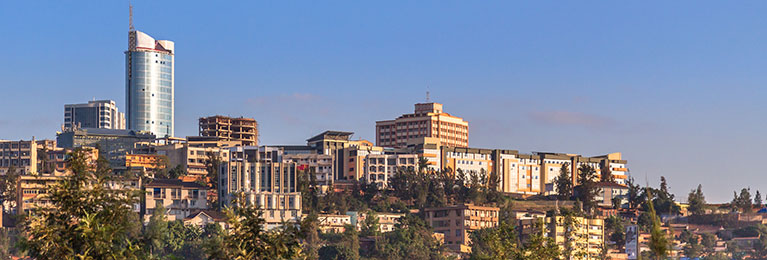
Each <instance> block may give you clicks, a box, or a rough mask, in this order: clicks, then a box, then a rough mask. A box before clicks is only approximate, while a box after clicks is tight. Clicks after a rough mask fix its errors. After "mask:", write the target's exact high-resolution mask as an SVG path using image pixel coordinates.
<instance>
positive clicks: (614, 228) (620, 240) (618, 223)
mask: <svg viewBox="0 0 767 260" xmlns="http://www.w3.org/2000/svg"><path fill="white" fill-rule="evenodd" d="M625 230H626V229H625V227H624V226H623V221H622V220H621V219H620V218H619V217H617V216H610V217H608V218H607V219H605V234H606V235H608V238H609V239H610V241H612V242H613V244H614V247H615V249H621V248H623V246H624V245H625V244H626V233H625V232H624V231H625Z"/></svg>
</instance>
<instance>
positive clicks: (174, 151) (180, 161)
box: [155, 142, 229, 178]
mask: <svg viewBox="0 0 767 260" xmlns="http://www.w3.org/2000/svg"><path fill="white" fill-rule="evenodd" d="M155 150H156V151H157V154H158V155H162V156H166V157H167V165H168V167H170V168H174V167H176V166H181V169H183V170H184V171H185V172H186V173H187V174H188V175H192V176H195V177H199V178H202V177H205V176H208V168H207V166H208V164H207V162H208V160H210V159H215V158H218V160H219V161H220V162H225V161H228V160H229V150H228V149H226V148H219V147H207V146H196V145H195V143H194V142H184V143H174V144H168V145H163V146H157V147H156V148H155Z"/></svg>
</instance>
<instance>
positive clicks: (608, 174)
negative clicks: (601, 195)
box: [599, 166, 615, 182]
mask: <svg viewBox="0 0 767 260" xmlns="http://www.w3.org/2000/svg"><path fill="white" fill-rule="evenodd" d="M599 173H600V176H599V177H600V181H601V182H615V176H613V172H612V171H611V170H610V167H609V166H605V167H602V168H601V169H600V171H599Z"/></svg>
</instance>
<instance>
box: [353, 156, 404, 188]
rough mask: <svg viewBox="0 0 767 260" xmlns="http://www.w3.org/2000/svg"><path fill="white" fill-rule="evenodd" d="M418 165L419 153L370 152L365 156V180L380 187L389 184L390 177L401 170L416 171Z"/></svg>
mask: <svg viewBox="0 0 767 260" xmlns="http://www.w3.org/2000/svg"><path fill="white" fill-rule="evenodd" d="M417 167H418V155H415V154H368V155H367V156H366V157H365V165H364V167H362V169H364V171H365V181H367V183H369V184H375V185H376V186H378V188H379V189H383V188H386V187H387V186H388V185H389V179H390V178H392V177H394V175H395V174H397V171H399V170H405V171H411V172H414V171H415V170H416V169H417Z"/></svg>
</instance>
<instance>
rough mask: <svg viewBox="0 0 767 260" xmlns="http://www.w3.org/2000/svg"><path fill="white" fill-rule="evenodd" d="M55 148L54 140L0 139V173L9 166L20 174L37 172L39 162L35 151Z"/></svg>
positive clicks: (2, 173)
mask: <svg viewBox="0 0 767 260" xmlns="http://www.w3.org/2000/svg"><path fill="white" fill-rule="evenodd" d="M55 148H56V141H54V140H35V139H34V138H32V140H31V141H24V140H20V141H10V140H0V175H5V172H6V171H8V169H9V168H11V167H13V168H15V169H16V170H17V171H21V173H22V174H31V173H38V172H39V169H38V168H39V167H40V162H39V160H38V156H37V153H38V152H39V151H44V150H53V149H55Z"/></svg>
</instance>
